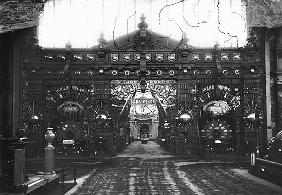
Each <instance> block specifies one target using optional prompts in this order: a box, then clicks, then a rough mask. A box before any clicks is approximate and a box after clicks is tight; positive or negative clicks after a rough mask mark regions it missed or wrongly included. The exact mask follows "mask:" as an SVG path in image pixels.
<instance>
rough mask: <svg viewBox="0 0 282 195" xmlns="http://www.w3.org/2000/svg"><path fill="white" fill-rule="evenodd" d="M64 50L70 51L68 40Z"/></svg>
mask: <svg viewBox="0 0 282 195" xmlns="http://www.w3.org/2000/svg"><path fill="white" fill-rule="evenodd" d="M65 48H66V50H67V51H70V50H71V42H70V40H68V42H66V45H65Z"/></svg>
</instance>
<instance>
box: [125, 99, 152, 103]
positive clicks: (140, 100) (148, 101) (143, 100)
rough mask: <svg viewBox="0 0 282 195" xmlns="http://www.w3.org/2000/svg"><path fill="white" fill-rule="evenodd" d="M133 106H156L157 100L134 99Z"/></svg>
mask: <svg viewBox="0 0 282 195" xmlns="http://www.w3.org/2000/svg"><path fill="white" fill-rule="evenodd" d="M131 103H132V104H155V103H156V100H155V99H132V100H131Z"/></svg>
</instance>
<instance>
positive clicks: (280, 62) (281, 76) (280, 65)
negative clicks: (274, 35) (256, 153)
mask: <svg viewBox="0 0 282 195" xmlns="http://www.w3.org/2000/svg"><path fill="white" fill-rule="evenodd" d="M281 2H282V1H281ZM278 33H279V36H278V42H277V70H276V75H277V96H278V105H277V115H278V116H277V118H278V121H277V124H276V126H277V132H279V131H280V130H281V129H282V120H281V119H282V112H281V111H282V27H280V28H279V30H278ZM277 132H276V133H277Z"/></svg>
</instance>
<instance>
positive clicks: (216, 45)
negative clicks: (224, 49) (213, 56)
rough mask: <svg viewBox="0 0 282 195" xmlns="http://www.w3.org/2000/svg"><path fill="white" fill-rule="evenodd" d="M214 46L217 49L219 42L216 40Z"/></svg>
mask: <svg viewBox="0 0 282 195" xmlns="http://www.w3.org/2000/svg"><path fill="white" fill-rule="evenodd" d="M214 48H215V49H219V43H218V41H216V42H215V44H214Z"/></svg>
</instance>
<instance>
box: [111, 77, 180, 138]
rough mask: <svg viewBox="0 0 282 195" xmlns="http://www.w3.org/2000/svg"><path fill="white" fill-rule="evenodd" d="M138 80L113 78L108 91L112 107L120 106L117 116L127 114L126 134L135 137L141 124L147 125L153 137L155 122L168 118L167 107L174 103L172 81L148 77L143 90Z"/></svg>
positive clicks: (140, 129) (155, 128) (156, 133)
mask: <svg viewBox="0 0 282 195" xmlns="http://www.w3.org/2000/svg"><path fill="white" fill-rule="evenodd" d="M141 87H142V86H141V85H140V81H137V80H113V81H111V94H112V100H113V102H114V104H112V106H113V107H116V108H117V109H120V112H119V116H120V117H119V120H124V119H125V118H124V117H121V116H124V115H126V116H127V117H128V120H129V123H130V134H131V135H132V136H133V137H134V138H135V139H138V137H139V136H140V133H141V131H142V128H141V127H144V126H147V127H148V133H149V134H150V135H151V138H152V139H157V138H158V135H159V126H160V125H164V123H165V121H168V120H169V117H168V116H167V108H170V107H174V106H175V98H176V97H175V96H176V81H174V80H148V81H147V82H146V85H145V90H143V91H142V90H141Z"/></svg>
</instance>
